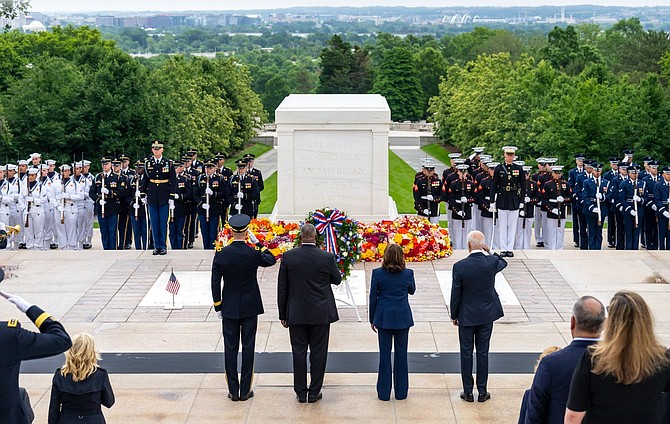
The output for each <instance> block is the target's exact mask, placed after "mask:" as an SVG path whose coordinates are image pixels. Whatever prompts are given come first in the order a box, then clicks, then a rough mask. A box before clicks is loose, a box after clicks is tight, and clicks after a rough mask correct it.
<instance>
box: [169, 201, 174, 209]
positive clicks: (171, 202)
mask: <svg viewBox="0 0 670 424" xmlns="http://www.w3.org/2000/svg"><path fill="white" fill-rule="evenodd" d="M168 205H169V207H170V209H174V200H172V199H169V200H168Z"/></svg>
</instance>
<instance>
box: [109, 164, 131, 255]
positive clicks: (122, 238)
mask: <svg viewBox="0 0 670 424" xmlns="http://www.w3.org/2000/svg"><path fill="white" fill-rule="evenodd" d="M121 164H122V162H121V158H119V159H114V160H112V172H113V173H114V174H116V175H117V176H118V177H119V182H121V183H122V187H124V191H123V192H119V199H121V201H120V202H119V224H118V235H117V240H118V244H119V245H118V247H117V249H118V250H124V249H125V250H128V249H130V247H131V243H132V242H133V230H132V224H131V223H130V211H129V205H128V202H127V201H126V199H127V198H128V196H129V195H130V194H131V192H130V191H129V188H130V185H129V183H128V176H127V175H126V174H124V173H123V172H122V170H121Z"/></svg>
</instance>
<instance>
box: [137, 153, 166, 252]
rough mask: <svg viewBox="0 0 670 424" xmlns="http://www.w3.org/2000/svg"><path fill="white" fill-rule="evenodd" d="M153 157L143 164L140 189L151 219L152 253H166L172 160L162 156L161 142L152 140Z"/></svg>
mask: <svg viewBox="0 0 670 424" xmlns="http://www.w3.org/2000/svg"><path fill="white" fill-rule="evenodd" d="M151 152H152V153H153V157H151V158H149V160H147V161H146V163H145V165H144V172H145V173H146V174H147V178H146V179H145V180H144V187H143V188H142V190H141V191H143V192H145V193H146V194H147V206H148V208H149V219H150V220H151V235H152V237H153V241H154V247H155V249H154V251H153V254H154V255H165V254H166V253H167V226H168V213H169V207H168V201H169V200H170V198H171V197H170V190H171V188H172V187H173V184H171V183H170V181H173V179H174V173H173V171H172V161H170V160H167V159H165V158H164V157H163V144H162V143H160V142H158V141H154V142H153V144H152V145H151Z"/></svg>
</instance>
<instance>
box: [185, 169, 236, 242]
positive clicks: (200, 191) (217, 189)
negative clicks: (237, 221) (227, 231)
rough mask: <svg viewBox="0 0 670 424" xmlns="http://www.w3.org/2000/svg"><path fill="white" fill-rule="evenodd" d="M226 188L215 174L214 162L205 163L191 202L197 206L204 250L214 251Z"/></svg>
mask: <svg viewBox="0 0 670 424" xmlns="http://www.w3.org/2000/svg"><path fill="white" fill-rule="evenodd" d="M227 189H228V187H227V186H226V184H225V183H224V182H223V181H222V179H221V176H220V175H219V174H217V173H216V164H215V163H214V161H207V162H205V172H204V173H202V174H200V175H199V176H198V178H197V180H196V183H195V184H194V185H193V187H192V190H193V201H194V202H196V203H197V204H198V220H199V222H200V230H201V232H202V245H203V248H204V249H214V242H215V241H216V237H217V235H218V232H219V219H220V216H221V214H222V213H223V205H224V202H225V199H226V196H227V194H228V193H227Z"/></svg>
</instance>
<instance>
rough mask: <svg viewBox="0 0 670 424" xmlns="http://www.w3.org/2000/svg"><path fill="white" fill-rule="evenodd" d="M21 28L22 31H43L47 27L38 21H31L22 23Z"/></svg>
mask: <svg viewBox="0 0 670 424" xmlns="http://www.w3.org/2000/svg"><path fill="white" fill-rule="evenodd" d="M21 29H22V30H23V32H44V31H46V30H47V27H45V26H44V24H43V23H42V22H40V21H32V22H31V23H29V24H28V25H22V26H21Z"/></svg>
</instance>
